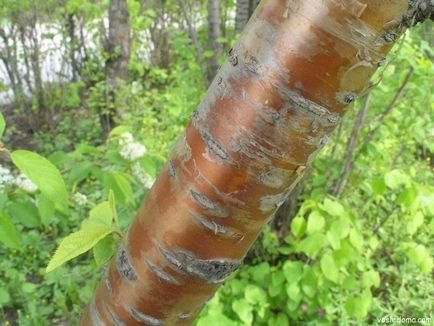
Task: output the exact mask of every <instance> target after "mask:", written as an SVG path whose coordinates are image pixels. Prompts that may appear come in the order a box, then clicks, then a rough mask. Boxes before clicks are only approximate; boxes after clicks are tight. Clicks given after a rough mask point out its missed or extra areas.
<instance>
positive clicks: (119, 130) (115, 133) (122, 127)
mask: <svg viewBox="0 0 434 326" xmlns="http://www.w3.org/2000/svg"><path fill="white" fill-rule="evenodd" d="M128 131H131V127H130V126H125V125H120V126H116V127H114V128H113V129H112V130H111V131H110V133H109V137H110V138H111V137H115V136H120V135H122V134H123V133H124V132H128Z"/></svg>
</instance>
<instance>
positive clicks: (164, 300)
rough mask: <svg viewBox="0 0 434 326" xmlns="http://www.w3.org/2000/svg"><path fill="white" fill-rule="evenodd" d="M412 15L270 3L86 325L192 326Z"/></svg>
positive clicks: (205, 106) (355, 4)
mask: <svg viewBox="0 0 434 326" xmlns="http://www.w3.org/2000/svg"><path fill="white" fill-rule="evenodd" d="M427 3H428V2H427ZM410 9H411V8H410ZM407 14H408V2H407V1H406V0H400V1H396V0H395V1H391V0H390V1H384V0H381V1H380V0H370V1H367V2H366V3H364V2H361V1H356V0H354V1H333V0H321V1H317V0H305V1H295V0H293V1H281V0H264V1H262V2H261V4H260V5H259V8H258V9H257V10H256V12H255V14H254V16H253V17H252V19H251V21H250V22H249V24H248V26H247V28H246V29H245V30H244V32H243V33H242V35H241V37H240V39H239V40H238V42H237V43H236V44H235V46H234V47H233V49H232V50H231V51H230V55H229V58H228V60H227V62H226V63H225V64H224V65H223V66H222V67H221V69H220V70H219V72H218V74H217V76H216V78H215V79H214V81H213V83H212V84H211V86H210V88H209V90H208V93H207V95H206V96H205V98H204V100H203V101H202V103H201V104H200V106H199V108H198V109H197V111H196V112H195V114H194V116H193V118H192V120H191V122H190V124H189V125H188V127H187V129H186V131H185V133H184V135H183V136H182V137H181V138H180V139H179V141H178V143H177V145H176V147H175V149H174V151H173V153H172V155H171V157H170V160H169V163H168V164H167V165H166V166H165V167H164V168H163V170H162V172H161V174H160V176H159V178H158V179H157V181H156V183H155V184H154V186H153V188H152V189H151V191H150V193H149V195H148V197H147V198H146V200H145V201H144V202H143V204H142V207H141V209H140V211H139V213H138V215H137V218H136V219H135V220H134V221H133V223H132V225H131V227H130V229H129V232H128V236H127V238H126V243H125V245H124V247H121V249H120V254H118V255H117V257H118V258H117V259H116V258H115V259H113V260H112V261H111V263H110V265H109V267H108V271H107V278H108V280H106V281H104V280H103V281H101V282H100V283H99V285H98V286H97V289H96V292H95V297H94V300H93V301H92V304H91V305H90V308H89V310H87V311H86V313H85V315H84V317H83V319H82V325H92V324H98V325H99V324H105V325H141V324H142V325H143V324H148V325H191V324H192V323H193V321H194V318H195V317H196V316H197V314H198V313H199V312H200V310H201V309H202V307H203V306H204V304H205V303H206V302H207V301H208V300H210V299H211V298H212V296H213V295H214V293H215V291H216V290H217V288H218V286H219V284H221V282H223V281H224V280H225V279H226V278H227V277H228V276H229V274H230V273H231V272H232V271H234V270H235V269H236V268H237V267H238V266H239V264H240V263H241V261H242V260H243V258H244V257H245V255H246V252H247V251H248V249H249V248H250V247H251V245H252V244H253V242H254V241H255V240H256V238H257V236H258V234H259V233H260V231H261V230H262V228H263V227H264V225H265V224H266V223H267V222H268V221H269V220H270V218H271V216H272V215H273V214H274V212H275V211H276V209H277V208H278V207H279V205H280V204H281V203H282V202H283V201H284V199H285V197H286V195H287V194H288V193H289V192H290V191H291V190H292V189H293V187H294V186H295V185H296V183H297V182H298V181H299V180H300V179H301V178H302V176H303V174H304V173H305V171H306V167H307V166H309V164H310V162H311V161H312V160H313V159H314V157H315V155H316V154H317V153H318V151H319V150H320V149H321V148H322V147H323V146H324V144H325V143H326V142H327V141H328V139H329V135H330V133H331V132H332V131H333V130H334V129H335V127H336V126H337V124H338V122H339V120H340V118H341V117H342V115H343V114H344V113H345V111H346V107H347V105H348V102H352V101H354V99H355V98H356V97H357V95H358V94H360V93H361V92H362V91H363V90H364V88H365V87H366V85H367V84H368V81H369V78H370V77H371V75H372V74H373V73H374V71H375V70H376V68H377V66H378V64H379V63H380V62H382V60H383V58H384V56H385V55H386V54H387V52H388V51H389V50H390V48H391V45H392V43H391V42H389V40H388V38H387V37H386V38H385V37H384V36H385V33H387V30H388V26H389V23H390V22H391V21H397V22H398V26H399V25H400V24H401V23H400V22H402V21H403V18H404V17H406V15H407ZM415 17H416V16H415ZM400 28H401V27H400ZM395 31H396V29H395ZM400 31H402V29H401V30H400ZM211 225H215V226H216V227H215V232H212V227H211ZM222 230H233V231H232V232H234V233H235V234H237V235H240V236H234V237H233V236H227V233H226V231H222ZM119 257H120V258H119ZM119 265H121V267H119ZM131 270H132V271H134V273H135V274H134V275H135V277H130V276H131V275H133V274H132V273H130V272H131ZM173 280H176V282H174V281H173ZM107 283H109V284H110V288H111V291H109V290H108V289H107V286H106V284H107ZM95 320H97V321H98V320H99V321H101V323H99V321H98V322H95Z"/></svg>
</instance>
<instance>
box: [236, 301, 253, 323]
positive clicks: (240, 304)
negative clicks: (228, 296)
mask: <svg viewBox="0 0 434 326" xmlns="http://www.w3.org/2000/svg"><path fill="white" fill-rule="evenodd" d="M232 309H233V310H234V311H235V313H236V314H237V315H238V317H240V319H241V321H242V322H244V323H245V324H246V325H251V324H252V321H253V313H252V309H253V308H252V306H251V305H249V303H248V302H247V301H246V300H244V299H238V300H235V301H234V302H232Z"/></svg>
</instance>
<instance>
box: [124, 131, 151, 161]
mask: <svg viewBox="0 0 434 326" xmlns="http://www.w3.org/2000/svg"><path fill="white" fill-rule="evenodd" d="M119 144H120V145H121V150H120V151H119V154H121V156H122V157H123V158H124V159H126V160H128V161H135V160H137V159H139V158H141V157H143V155H145V154H146V147H145V146H144V145H142V144H140V143H135V142H134V138H133V135H132V134H131V133H129V132H124V133H122V134H121V136H120V140H119Z"/></svg>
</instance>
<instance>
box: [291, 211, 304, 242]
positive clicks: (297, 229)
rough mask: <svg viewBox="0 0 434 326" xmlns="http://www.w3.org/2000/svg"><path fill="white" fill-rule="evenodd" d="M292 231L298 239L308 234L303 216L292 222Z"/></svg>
mask: <svg viewBox="0 0 434 326" xmlns="http://www.w3.org/2000/svg"><path fill="white" fill-rule="evenodd" d="M291 231H292V234H294V235H295V236H296V237H297V238H301V237H302V236H303V235H304V233H305V232H306V221H305V220H304V217H303V216H297V217H296V218H294V219H293V220H292V222H291Z"/></svg>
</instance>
